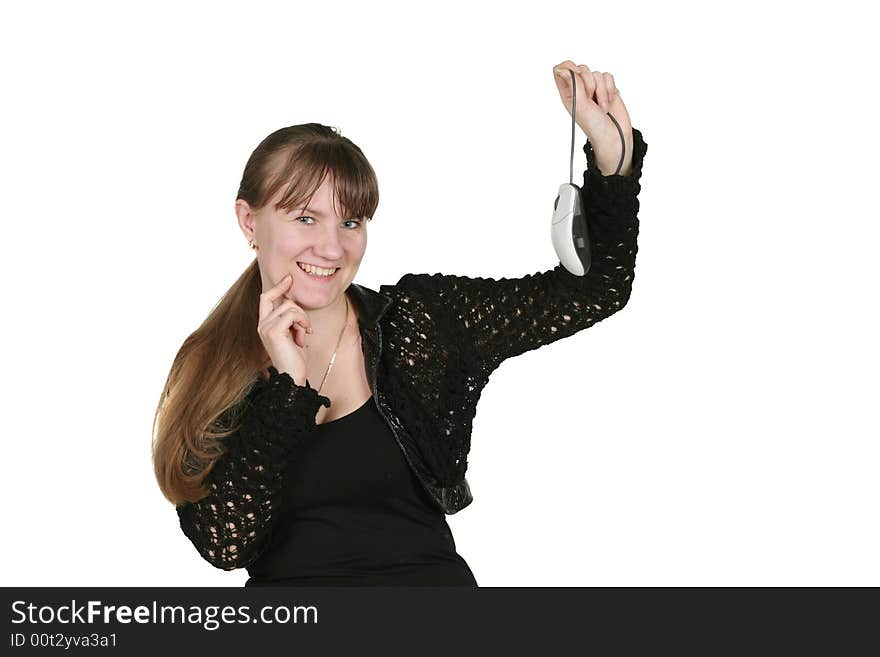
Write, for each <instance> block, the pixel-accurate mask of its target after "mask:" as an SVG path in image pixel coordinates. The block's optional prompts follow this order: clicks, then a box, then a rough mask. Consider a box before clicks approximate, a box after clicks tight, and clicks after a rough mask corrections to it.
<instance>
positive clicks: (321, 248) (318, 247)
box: [312, 227, 345, 262]
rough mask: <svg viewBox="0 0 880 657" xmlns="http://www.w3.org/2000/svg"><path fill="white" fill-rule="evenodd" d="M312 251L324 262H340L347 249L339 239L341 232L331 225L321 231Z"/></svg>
mask: <svg viewBox="0 0 880 657" xmlns="http://www.w3.org/2000/svg"><path fill="white" fill-rule="evenodd" d="M312 251H313V252H314V253H315V256H316V257H317V258H320V259H321V260H322V261H324V262H339V261H340V260H341V259H342V254H343V253H344V252H345V249H344V248H343V246H342V241H341V240H340V239H339V233H338V232H337V230H336V228H335V227H330V228H329V229H328V230H323V231H321V234H320V235H319V237H318V239H317V240H316V242H315V244H314V245H313V246H312Z"/></svg>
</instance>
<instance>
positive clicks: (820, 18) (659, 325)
mask: <svg viewBox="0 0 880 657" xmlns="http://www.w3.org/2000/svg"><path fill="white" fill-rule="evenodd" d="M859 5H861V6H866V5H864V3H844V2H837V3H834V5H833V10H832V9H829V8H826V7H825V6H822V5H814V4H812V3H802V2H801V3H794V2H791V3H769V2H756V3H751V2H740V3H736V4H732V5H730V6H729V7H722V6H721V5H718V4H697V3H680V2H663V3H652V4H649V3H638V2H626V3H618V2H596V3H590V2H584V1H579V2H552V1H549V2H543V3H540V4H539V6H535V5H529V8H528V9H522V8H518V5H517V3H513V4H508V3H501V2H493V3H490V2H479V3H477V2H467V3H455V2H443V3H433V4H427V3H415V4H405V3H399V4H398V3H384V4H383V3H376V2H370V3H362V4H355V3H348V2H336V3H320V4H319V3H290V2H284V3H280V2H279V3H277V4H267V3H258V2H248V3H247V4H245V3H234V4H233V3H229V4H220V3H216V2H211V3H207V2H205V3H180V2H175V3H157V2H150V3H141V4H139V5H135V4H134V3H110V2H106V3H96V2H77V3H61V2H57V3H45V2H42V3H41V2H31V3H27V4H24V3H18V4H10V3H7V4H5V5H4V8H3V11H2V16H0V25H2V27H0V30H2V38H0V55H2V61H3V86H2V94H3V98H4V100H3V103H2V108H3V109H2V111H3V120H2V122H0V130H2V147H0V166H2V171H0V174H2V176H0V180H2V183H3V215H2V216H3V219H4V220H5V234H6V242H5V244H6V246H5V248H4V249H3V253H4V257H3V259H2V267H3V277H2V280H3V286H4V290H3V298H4V300H5V302H6V303H5V312H4V316H5V321H4V323H3V325H4V327H3V340H2V345H3V354H2V358H3V371H4V375H3V383H4V407H5V411H4V413H3V415H4V427H3V432H2V435H3V464H4V468H3V473H4V476H3V477H2V487H3V489H2V493H3V521H4V522H3V524H4V531H3V535H4V538H3V540H2V547H0V564H2V566H0V568H2V580H3V582H2V583H3V584H4V585H7V586H12V585H14V586H48V585H69V586H73V585H107V586H154V585H181V586H197V585H207V586H213V585H217V586H224V585H229V586H239V585H242V584H243V583H244V582H245V580H246V579H247V573H246V572H245V571H244V570H241V571H235V572H224V571H221V570H217V569H215V568H213V567H212V566H211V565H210V564H208V563H207V562H206V561H203V560H202V559H201V558H200V557H199V556H198V554H197V552H196V551H195V548H194V547H193V546H192V545H191V544H190V543H189V541H188V539H187V538H186V537H185V536H184V535H183V533H182V532H181V531H180V529H179V528H178V520H177V515H176V514H175V512H174V508H173V507H172V506H171V505H170V503H169V502H168V501H167V500H165V498H164V497H163V496H162V495H161V493H160V491H159V488H158V485H157V484H156V481H155V479H154V475H153V469H152V464H151V460H150V440H151V436H150V429H151V424H152V419H153V413H154V411H155V408H156V404H157V402H158V398H159V394H160V392H161V388H162V385H163V383H164V381H165V377H166V375H167V374H168V370H169V368H170V366H171V362H172V358H173V357H174V354H175V353H176V352H177V350H178V349H179V347H180V345H181V343H182V342H183V340H184V339H185V338H186V336H188V335H189V334H190V333H191V332H192V331H193V330H194V329H195V328H196V327H197V326H198V325H199V323H200V322H201V321H202V320H203V319H204V317H205V316H206V315H207V313H208V312H209V310H210V309H211V308H212V307H213V305H214V304H215V303H216V302H217V300H218V299H219V298H220V296H221V295H222V294H223V292H224V291H225V290H227V289H228V288H229V286H230V285H231V284H232V283H233V282H234V280H235V279H236V278H237V277H238V276H239V274H240V273H241V272H242V271H243V270H244V269H245V268H246V267H247V266H248V264H249V263H250V261H251V259H252V258H253V252H252V251H251V249H250V248H248V245H247V243H246V241H245V240H244V238H243V236H242V234H241V232H240V230H239V228H238V226H237V223H236V218H235V214H234V212H233V203H234V200H235V194H236V191H237V188H238V183H239V180H240V177H241V173H242V170H243V168H244V164H245V162H246V160H247V158H248V156H249V155H250V153H251V151H252V150H253V148H254V147H255V146H256V145H257V144H258V143H259V142H260V140H261V139H262V138H263V137H265V136H266V135H267V134H269V133H270V132H272V131H274V130H276V129H278V128H280V127H283V126H287V125H292V124H295V123H305V122H311V121H316V122H320V123H324V124H327V125H332V126H335V127H337V128H338V129H339V130H340V131H341V132H342V134H343V135H345V136H347V137H349V138H350V139H352V140H353V141H354V142H355V143H357V144H358V145H359V146H360V147H361V148H362V149H363V150H364V152H365V154H366V155H367V157H368V158H369V159H370V161H371V163H372V164H373V166H374V168H375V169H376V172H377V174H378V176H379V180H380V191H381V203H380V206H379V209H378V212H377V213H376V215H375V219H374V221H373V222H372V223H371V224H370V229H369V233H370V237H369V248H368V250H367V256H366V258H365V260H364V262H363V264H362V266H361V269H360V270H359V272H358V274H357V276H356V278H355V281H356V282H359V283H361V284H364V285H367V286H368V287H372V288H373V289H378V287H379V285H380V284H385V283H394V282H396V281H397V280H398V278H399V277H400V276H401V275H402V274H403V273H405V272H428V273H435V272H444V273H455V274H461V275H469V276H493V277H500V276H508V277H510V276H521V275H525V274H527V273H534V272H536V271H539V270H546V269H549V268H551V267H553V266H554V265H555V264H556V263H557V259H556V257H555V253H554V251H553V248H552V244H551V242H550V232H549V221H550V216H551V211H552V202H553V199H554V198H555V194H556V191H557V189H558V186H559V185H560V184H561V183H562V182H566V181H567V180H568V174H569V159H568V157H569V148H570V143H569V139H570V130H571V123H570V118H569V115H568V114H567V112H566V111H565V109H564V107H563V106H562V103H561V101H560V98H559V95H558V93H557V90H556V86H555V83H554V80H553V75H552V67H553V66H554V65H556V64H558V63H560V62H562V61H564V60H566V59H571V60H572V61H574V62H575V63H577V64H581V63H583V64H587V65H588V66H589V67H590V68H591V69H593V70H597V71H609V72H611V73H612V74H613V75H614V76H615V79H616V81H617V85H618V87H619V88H620V90H621V95H622V97H623V99H624V102H625V103H626V105H627V107H628V109H629V112H630V115H631V117H632V121H633V125H634V126H635V127H636V128H638V129H640V130H641V131H642V132H643V134H644V137H645V140H646V141H647V142H648V145H649V148H648V153H647V156H646V158H645V165H644V171H643V176H642V181H641V182H642V192H641V194H640V196H639V200H640V203H641V209H640V212H639V218H640V220H641V232H640V237H639V253H638V259H637V267H636V277H635V285H634V290H633V293H632V297H631V299H630V302H629V304H628V306H627V307H626V308H625V309H623V310H622V311H621V312H620V313H619V314H617V315H615V316H613V317H611V318H609V319H607V320H605V321H603V322H602V323H600V324H597V325H596V326H594V327H592V328H591V329H588V330H586V331H583V332H580V333H578V334H577V335H575V336H573V337H571V338H568V339H565V340H561V341H558V342H557V343H554V344H553V345H550V346H547V347H544V348H541V349H538V350H535V351H532V352H528V353H526V354H524V355H522V356H520V357H519V358H515V359H512V360H509V361H507V362H505V363H504V364H503V365H502V366H501V367H500V368H499V369H498V370H497V371H496V372H495V373H494V374H493V375H492V379H491V381H490V383H489V385H488V387H487V388H486V389H485V391H484V392H483V396H482V399H481V401H480V404H479V407H478V413H477V417H476V420H475V423H474V430H473V446H472V451H471V453H470V458H469V464H470V465H469V470H468V475H467V476H468V481H469V483H470V485H471V489H472V491H473V493H474V502H473V503H472V504H471V505H470V506H469V507H468V508H466V509H465V510H463V511H462V512H460V513H458V514H456V515H453V516H449V517H448V521H449V523H450V526H451V527H452V529H453V533H454V536H455V539H456V542H457V547H458V551H459V553H460V554H461V555H462V556H463V557H464V558H465V559H466V560H467V562H468V563H469V564H470V566H471V568H472V569H473V571H474V573H475V575H476V578H477V581H478V583H479V584H480V585H481V586H575V585H577V586H615V585H623V586H637V585H638V586H642V585H644V586H655V585H674V586H679V585H680V586H685V585H694V586H703V585H728V586H741V585H768V586H776V585H797V586H800V585H873V586H877V585H880V561H878V559H877V554H878V553H880V540H878V539H880V528H878V500H880V496H878V492H880V491H878V476H877V472H878V456H880V448H878V444H877V438H878V430H877V423H876V414H875V413H874V412H872V411H871V407H872V405H873V404H875V403H876V398H877V371H878V370H877V365H878V362H877V361H878V359H877V347H876V336H877V335H878V326H877V311H876V305H875V304H876V301H877V278H878V276H877V273H876V267H875V266H874V262H875V260H876V256H875V253H876V249H877V244H878V237H880V229H878V224H877V219H878V217H877V211H876V209H875V206H874V204H873V201H874V198H873V197H874V195H875V192H874V189H875V184H876V183H875V171H876V163H875V159H876V155H875V153H876V150H877V138H876V135H875V128H874V125H873V124H874V121H875V117H876V116H877V110H878V108H877V104H876V99H875V97H874V95H875V93H876V83H875V76H876V73H875V71H874V70H873V69H870V68H868V62H869V61H877V53H876V52H870V51H869V44H870V43H871V41H872V40H873V38H874V36H875V35H874V30H873V29H872V28H871V27H870V26H869V21H868V20H867V16H865V15H859V13H858V11H857V10H856V9H854V7H857V6H859ZM576 135H577V144H576V150H575V157H576V160H575V178H576V181H580V180H581V179H582V173H583V169H584V167H585V166H586V160H585V158H584V155H583V152H582V150H581V148H582V146H583V144H584V142H585V139H586V138H585V135H584V134H583V133H582V132H581V131H580V129H578V130H577V133H576Z"/></svg>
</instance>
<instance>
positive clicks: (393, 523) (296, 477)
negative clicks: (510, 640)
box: [245, 397, 477, 587]
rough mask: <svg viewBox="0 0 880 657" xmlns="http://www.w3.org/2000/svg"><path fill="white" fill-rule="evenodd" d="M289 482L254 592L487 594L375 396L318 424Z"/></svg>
mask: <svg viewBox="0 0 880 657" xmlns="http://www.w3.org/2000/svg"><path fill="white" fill-rule="evenodd" d="M286 477H287V482H288V483H287V486H286V487H285V490H284V493H283V496H282V502H281V504H282V506H281V507H280V511H279V514H280V515H279V518H278V526H277V529H276V530H275V534H274V535H273V538H272V541H271V544H270V545H269V547H268V548H267V550H266V551H265V552H264V553H263V554H262V556H261V557H260V558H259V559H257V560H256V561H255V562H254V563H253V564H251V565H250V566H249V567H248V569H247V570H248V573H249V574H250V575H251V577H250V579H249V580H248V581H247V583H246V584H245V586H273V585H276V586H297V585H302V586H327V585H331V586H332V585H341V586H383V585H389V586H399V585H425V586H472V587H474V586H477V582H476V580H475V579H474V575H473V573H472V572H471V570H470V568H468V565H467V564H466V563H465V561H464V559H462V558H461V556H460V555H459V554H458V553H457V552H456V551H455V542H454V540H453V538H452V532H451V531H450V529H449V525H448V524H447V523H446V518H445V515H444V513H443V511H442V510H440V509H438V508H437V507H436V505H434V504H432V502H431V500H430V499H429V498H428V496H427V493H426V492H425V491H424V489H423V488H422V486H421V484H420V483H419V482H418V480H417V479H416V478H415V475H414V474H413V472H412V470H411V469H410V467H409V466H408V465H407V463H406V460H405V457H404V455H403V452H402V451H401V450H400V447H398V445H397V443H396V441H395V439H394V434H393V433H391V430H390V428H389V427H388V425H387V423H386V422H385V420H384V419H383V418H382V416H381V415H380V414H379V410H378V408H377V407H376V403H375V401H374V399H373V398H372V397H370V399H368V400H367V402H366V403H365V404H364V405H363V406H361V407H360V408H359V409H358V410H356V411H354V412H352V413H349V414H348V415H345V416H343V417H341V418H337V419H336V420H332V421H330V422H325V423H324V424H320V425H317V427H316V428H315V431H313V432H311V433H310V434H309V436H308V438H307V439H306V440H305V442H304V444H303V445H302V447H301V449H300V451H299V452H298V455H297V458H296V459H291V462H290V463H289V464H288V467H287V472H286Z"/></svg>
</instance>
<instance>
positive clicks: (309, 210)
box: [293, 208, 357, 221]
mask: <svg viewBox="0 0 880 657" xmlns="http://www.w3.org/2000/svg"><path fill="white" fill-rule="evenodd" d="M293 211H294V212H310V213H312V214H315V215H318V216H319V217H326V216H327V215H326V214H325V213H324V212H322V211H321V210H312V209H310V208H294V209H293ZM351 219H357V217H350V218H349V219H346V221H351Z"/></svg>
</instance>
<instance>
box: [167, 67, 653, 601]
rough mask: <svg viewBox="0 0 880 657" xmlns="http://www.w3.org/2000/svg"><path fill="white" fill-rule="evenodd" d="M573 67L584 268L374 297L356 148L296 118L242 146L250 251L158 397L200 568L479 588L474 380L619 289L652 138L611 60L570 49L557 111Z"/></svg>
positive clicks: (622, 291)
mask: <svg viewBox="0 0 880 657" xmlns="http://www.w3.org/2000/svg"><path fill="white" fill-rule="evenodd" d="M569 71H573V72H574V73H575V74H576V80H577V82H576V83H577V85H578V87H577V103H576V105H577V115H576V116H575V120H576V121H577V123H578V124H579V125H580V127H581V129H583V130H584V132H585V133H586V134H587V136H588V139H589V141H588V143H587V144H586V145H585V146H584V152H585V154H586V156H587V162H588V168H587V171H586V173H585V174H584V187H583V201H584V207H585V209H586V212H587V215H588V229H589V235H590V239H591V256H592V266H591V269H590V271H589V272H588V273H587V274H586V275H585V276H583V277H578V276H575V275H573V274H571V273H569V272H568V271H567V270H566V269H564V268H563V266H562V265H561V264H560V265H558V266H556V267H555V268H554V269H552V270H549V271H546V272H543V273H536V274H532V275H527V276H524V277H523V278H519V279H501V280H494V279H484V278H467V277H463V276H454V275H442V274H434V275H428V274H406V275H404V276H403V277H402V278H401V279H400V280H399V281H398V282H397V284H395V285H382V286H380V289H379V291H378V292H376V291H374V290H371V289H369V288H366V287H364V286H361V285H358V284H356V283H353V279H354V277H355V275H356V273H357V270H358V267H359V265H360V262H361V260H362V258H363V256H364V252H365V250H366V246H367V222H368V221H370V218H371V217H372V215H373V213H374V211H375V210H376V207H377V206H378V200H379V199H378V197H379V195H378V184H377V181H376V176H375V174H374V172H373V169H372V167H371V166H370V164H369V163H368V161H367V160H366V158H365V157H364V155H363V153H362V152H361V150H360V149H359V148H358V147H357V146H355V145H354V144H353V143H352V142H351V141H349V140H348V139H346V138H344V137H342V136H340V135H338V134H337V133H336V132H335V131H334V130H331V129H329V128H327V127H325V126H322V125H319V124H306V125H300V126H293V127H290V128H284V129H281V130H278V131H277V132H275V133H273V134H271V135H269V136H268V137H267V138H266V139H265V140H264V141H263V142H262V143H261V144H260V145H259V146H258V147H257V149H256V150H255V151H254V152H253V154H252V155H251V157H250V159H249V161H248V163H247V165H246V167H245V170H244V175H243V178H242V182H241V187H240V189H239V193H238V198H237V200H236V204H235V209H236V213H237V216H238V221H239V225H240V227H241V230H242V232H243V233H244V235H245V237H246V239H247V240H248V242H249V244H250V245H251V247H252V248H253V249H254V250H255V251H256V259H255V260H254V262H253V264H251V266H250V267H249V268H248V269H247V270H246V271H245V272H244V274H242V276H241V277H240V278H239V280H238V281H237V282H236V283H235V285H233V286H232V288H231V289H230V290H229V291H228V292H227V293H226V294H225V295H224V296H223V298H222V299H221V300H220V302H219V304H218V305H217V306H216V307H215V308H214V310H213V311H212V312H211V313H210V315H209V316H208V318H207V319H206V320H205V322H204V323H203V324H202V326H201V327H199V329H198V330H196V331H195V332H194V333H193V334H192V335H190V336H189V338H187V340H186V341H185V342H184V344H183V346H182V348H181V349H180V351H179V353H178V354H177V356H176V358H175V360H174V363H173V365H172V368H171V372H170V373H169V375H168V380H167V382H166V385H165V389H164V391H163V395H162V398H161V400H160V403H159V407H158V408H157V411H156V419H158V432H157V433H156V440H155V443H154V464H155V469H156V476H157V479H158V481H159V485H160V487H161V488H162V491H163V493H164V494H165V496H166V497H167V498H168V499H169V500H171V501H172V502H173V503H174V504H175V505H176V508H177V513H178V516H179V520H180V526H181V528H182V530H183V532H184V533H185V535H186V536H187V537H188V538H189V539H190V540H191V541H192V543H193V544H194V545H195V547H196V549H197V550H198V552H199V554H201V556H202V557H203V558H205V559H206V560H207V561H209V562H210V563H211V564H212V565H214V566H216V567H218V568H222V569H224V570H232V569H235V568H242V567H245V568H247V570H248V573H249V575H250V578H249V579H248V581H247V583H246V586H260V585H337V584H340V585H451V586H452V585H457V586H477V582H476V580H475V578H474V575H473V573H472V572H471V570H470V568H469V567H468V566H467V564H466V562H465V561H464V559H462V557H461V556H460V555H459V554H458V553H457V552H456V550H455V542H454V540H453V537H452V534H451V532H450V530H449V526H448V524H447V523H446V519H445V514H452V513H456V512H457V511H459V510H461V509H462V508H464V507H465V506H467V505H468V504H469V503H470V502H471V500H472V497H471V493H470V489H469V487H468V484H467V480H466V479H465V471H466V469H467V454H468V451H469V448H470V433H471V424H472V420H473V417H474V414H475V412H476V404H477V401H478V399H479V396H480V392H481V390H482V388H483V387H484V386H485V385H486V383H487V381H488V378H489V375H490V373H491V372H492V371H493V370H494V369H495V368H497V367H498V365H499V364H500V363H501V362H502V361H503V360H505V359H506V358H510V357H512V356H516V355H518V354H521V353H523V352H525V351H528V350H531V349H536V348H538V347H540V346H542V345H545V344H549V343H551V342H554V341H556V340H558V339H560V338H563V337H567V336H570V335H573V334H574V333H576V332H577V331H580V330H582V329H585V328H587V327H589V326H592V325H593V324H595V323H596V322H598V321H600V320H602V319H604V318H605V317H608V316H609V315H611V314H613V313H614V312H616V311H618V310H620V308H622V307H623V306H624V305H625V304H626V302H627V299H628V298H629V295H630V290H631V287H632V281H633V275H634V268H635V256H636V250H637V247H636V237H637V234H638V219H637V212H638V200H637V195H638V192H639V190H640V185H639V183H638V179H639V177H640V175H641V166H642V159H643V157H644V154H645V152H646V151H647V144H646V143H645V142H644V140H643V139H642V137H641V133H640V132H639V131H638V130H633V128H632V125H631V123H630V120H629V115H628V113H627V110H626V108H625V106H624V104H623V101H622V99H621V98H620V95H619V93H618V92H617V89H616V87H615V85H614V80H613V78H612V76H611V74H609V73H604V74H601V73H593V72H591V71H590V69H589V68H588V67H587V66H576V65H575V64H574V63H572V62H571V61H570V60H566V61H565V62H563V63H561V64H559V65H558V66H557V67H555V68H554V74H555V75H556V80H557V86H558V89H559V93H560V96H561V98H562V101H563V104H564V106H565V107H566V109H567V110H568V112H569V114H571V112H572V88H571V78H570V73H569ZM607 113H611V114H612V115H613V116H614V118H615V119H616V120H617V122H618V123H619V125H620V128H621V129H622V130H623V134H624V140H625V142H626V149H625V159H624V161H623V163H622V168H621V169H620V173H619V174H615V173H614V172H615V171H616V170H617V167H618V164H619V163H620V162H619V160H620V148H621V144H620V136H619V135H620V133H619V132H618V129H617V126H616V125H614V123H613V121H612V119H611V118H610V117H609V116H608V114H607ZM255 329H256V330H255ZM313 382H314V383H315V384H317V387H315V386H314V385H312V383H313ZM155 424H156V420H155V419H154V429H155Z"/></svg>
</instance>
